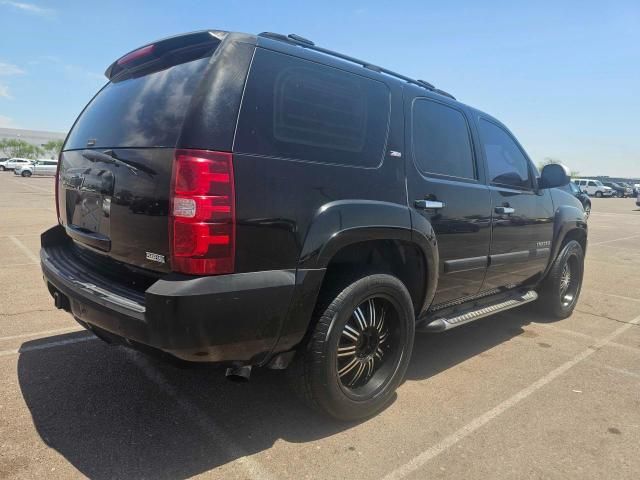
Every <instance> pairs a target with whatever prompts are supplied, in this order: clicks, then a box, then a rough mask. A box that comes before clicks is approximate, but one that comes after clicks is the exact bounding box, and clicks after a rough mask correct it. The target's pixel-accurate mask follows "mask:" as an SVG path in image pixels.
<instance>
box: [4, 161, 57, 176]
mask: <svg viewBox="0 0 640 480" xmlns="http://www.w3.org/2000/svg"><path fill="white" fill-rule="evenodd" d="M57 169H58V161H57V160H34V161H33V162H31V163H28V164H26V165H22V166H20V167H16V169H15V170H14V171H13V173H14V174H15V175H20V176H22V177H30V176H31V175H43V176H48V177H53V176H55V174H56V170H57Z"/></svg>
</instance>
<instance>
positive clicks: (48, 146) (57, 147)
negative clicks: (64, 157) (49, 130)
mask: <svg viewBox="0 0 640 480" xmlns="http://www.w3.org/2000/svg"><path fill="white" fill-rule="evenodd" d="M63 144H64V140H49V141H48V142H47V143H45V144H44V145H43V146H42V147H43V148H44V150H45V151H46V152H49V153H51V154H52V155H55V156H56V157H57V156H58V155H60V152H61V151H62V145H63Z"/></svg>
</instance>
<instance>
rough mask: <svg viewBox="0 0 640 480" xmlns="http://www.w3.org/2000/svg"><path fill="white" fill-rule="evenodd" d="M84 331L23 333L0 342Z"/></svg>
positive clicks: (68, 329) (60, 329)
mask: <svg viewBox="0 0 640 480" xmlns="http://www.w3.org/2000/svg"><path fill="white" fill-rule="evenodd" d="M82 331H83V330H79V329H78V328H77V327H67V328H58V329H57V330H44V331H41V332H34V333H22V334H20V335H9V336H8V337H0V342H4V341H7V340H15V339H16V338H29V337H40V336H44V335H57V334H60V333H73V332H82Z"/></svg>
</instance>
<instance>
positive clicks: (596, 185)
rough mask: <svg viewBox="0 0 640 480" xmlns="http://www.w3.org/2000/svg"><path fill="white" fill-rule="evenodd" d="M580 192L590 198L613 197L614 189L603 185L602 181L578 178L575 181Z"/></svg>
mask: <svg viewBox="0 0 640 480" xmlns="http://www.w3.org/2000/svg"><path fill="white" fill-rule="evenodd" d="M573 183H575V184H576V185H577V186H578V188H580V190H582V191H583V192H585V193H586V194H587V195H589V196H590V197H598V198H600V197H611V196H613V193H614V192H613V188H611V187H607V186H606V185H603V183H602V182H601V181H600V180H592V179H590V178H576V179H574V180H573Z"/></svg>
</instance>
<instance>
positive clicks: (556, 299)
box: [537, 240, 584, 319]
mask: <svg viewBox="0 0 640 480" xmlns="http://www.w3.org/2000/svg"><path fill="white" fill-rule="evenodd" d="M565 268H566V269H568V270H565ZM567 272H568V273H567ZM583 275H584V252H583V250H582V246H581V245H580V244H579V243H578V242H576V241H575V240H571V241H569V242H568V243H567V244H566V245H565V246H564V247H563V248H562V250H561V251H560V253H559V254H558V256H557V257H556V259H555V260H554V262H553V265H552V266H551V270H550V271H549V274H548V275H547V277H546V278H545V279H544V281H543V282H542V285H541V287H540V289H539V291H538V294H539V298H538V301H537V304H538V307H539V310H541V311H542V312H543V313H546V314H548V315H551V316H552V317H554V318H556V319H563V318H567V317H568V316H569V315H571V313H573V309H574V308H575V306H576V304H577V303H578V298H579V297H580V290H581V289H582V278H583ZM567 277H568V278H567ZM565 282H568V283H566V284H565Z"/></svg>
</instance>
